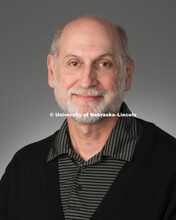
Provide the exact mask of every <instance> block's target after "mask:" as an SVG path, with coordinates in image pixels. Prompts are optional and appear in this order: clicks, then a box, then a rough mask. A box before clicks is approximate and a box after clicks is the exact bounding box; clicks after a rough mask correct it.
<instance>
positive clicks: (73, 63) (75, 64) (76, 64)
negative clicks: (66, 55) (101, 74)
mask: <svg viewBox="0 0 176 220" xmlns="http://www.w3.org/2000/svg"><path fill="white" fill-rule="evenodd" d="M69 65H70V66H78V62H76V61H72V62H70V63H69Z"/></svg>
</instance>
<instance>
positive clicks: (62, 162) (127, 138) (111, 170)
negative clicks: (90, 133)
mask: <svg viewBox="0 0 176 220" xmlns="http://www.w3.org/2000/svg"><path fill="white" fill-rule="evenodd" d="M120 113H125V114H130V113H131V112H130V110H129V109H128V107H127V105H126V104H125V103H123V104H122V107H121V110H120ZM138 138H139V132H137V122H136V118H134V117H119V120H118V122H117V123H116V125H115V126H114V128H113V130H112V132H111V134H110V136H109V138H108V140H107V142H106V144H105V145H104V147H103V148H102V150H101V151H100V152H99V153H97V154H96V155H94V156H93V157H92V158H90V159H89V160H88V161H84V160H83V159H82V158H81V156H80V155H78V154H77V153H76V152H74V150H73V148H72V146H71V142H70V138H69V131H68V124H67V121H66V120H65V122H64V123H63V125H62V127H61V128H60V130H59V132H58V134H57V136H56V138H55V140H54V142H53V144H52V146H51V148H50V151H49V154H48V159H47V161H50V160H53V159H55V158H56V157H57V158H58V175H59V187H60V195H61V203H62V208H63V212H64V218H65V219H66V220H67V219H72V220H73V219H77V220H79V219H80V220H84V219H90V218H91V216H92V215H93V213H94V212H95V210H96V209H97V208H98V206H99V205H100V203H101V201H102V200H103V198H104V197H105V196H106V194H107V193H108V191H109V189H110V187H111V185H112V183H113V182H114V180H115V179H116V178H117V176H118V173H119V172H120V170H121V169H122V167H123V166H124V164H125V163H126V162H129V161H131V160H132V158H133V153H134V149H135V145H136V142H137V140H138Z"/></svg>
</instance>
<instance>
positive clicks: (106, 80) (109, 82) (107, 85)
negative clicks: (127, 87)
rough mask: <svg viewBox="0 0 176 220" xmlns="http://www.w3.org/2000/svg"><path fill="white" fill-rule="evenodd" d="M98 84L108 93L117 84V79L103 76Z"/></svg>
mask: <svg viewBox="0 0 176 220" xmlns="http://www.w3.org/2000/svg"><path fill="white" fill-rule="evenodd" d="M100 83H101V85H102V86H103V88H104V89H105V90H106V91H107V92H108V91H112V90H113V88H114V85H115V84H117V83H118V79H117V77H110V76H105V77H103V79H101V81H100Z"/></svg>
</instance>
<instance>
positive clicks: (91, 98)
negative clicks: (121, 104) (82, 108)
mask: <svg viewBox="0 0 176 220" xmlns="http://www.w3.org/2000/svg"><path fill="white" fill-rule="evenodd" d="M73 96H75V97H76V98H78V99H80V100H84V101H97V100H99V99H100V98H102V97H103V96H92V95H79V94H73Z"/></svg>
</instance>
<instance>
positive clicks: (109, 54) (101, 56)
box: [64, 53, 115, 60]
mask: <svg viewBox="0 0 176 220" xmlns="http://www.w3.org/2000/svg"><path fill="white" fill-rule="evenodd" d="M69 57H75V58H81V57H79V56H77V55H75V54H68V55H66V56H65V57H64V60H65V59H67V58H69ZM103 57H113V58H115V55H114V54H112V53H104V54H101V55H99V56H98V57H96V58H95V60H98V59H101V58H103Z"/></svg>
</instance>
